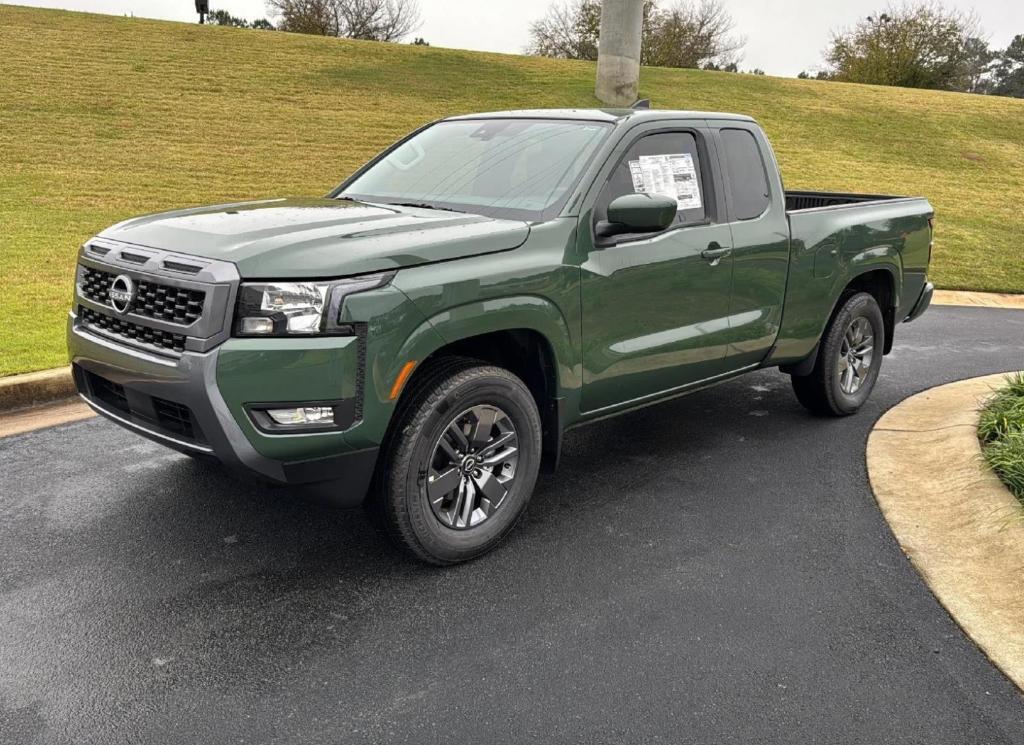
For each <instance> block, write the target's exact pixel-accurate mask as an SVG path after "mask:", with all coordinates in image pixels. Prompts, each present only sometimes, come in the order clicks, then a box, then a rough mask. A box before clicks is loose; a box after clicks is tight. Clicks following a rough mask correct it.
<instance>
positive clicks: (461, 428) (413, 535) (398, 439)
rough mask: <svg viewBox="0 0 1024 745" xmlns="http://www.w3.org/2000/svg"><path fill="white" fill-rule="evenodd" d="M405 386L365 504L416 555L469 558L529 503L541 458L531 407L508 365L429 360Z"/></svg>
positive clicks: (439, 560) (443, 560)
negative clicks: (375, 481)
mask: <svg viewBox="0 0 1024 745" xmlns="http://www.w3.org/2000/svg"><path fill="white" fill-rule="evenodd" d="M410 386H411V387H410V390H408V391H407V392H406V396H403V399H404V402H403V403H402V404H400V406H399V410H398V411H396V412H395V416H396V425H395V427H394V428H393V430H392V433H391V434H390V435H389V437H388V438H387V441H386V443H385V449H384V459H383V461H382V465H381V470H380V473H379V477H378V485H377V489H376V490H375V492H376V493H375V494H374V498H373V500H372V502H371V505H370V507H371V509H372V510H374V511H376V513H377V515H376V517H377V519H378V523H379V524H382V526H383V528H384V529H385V531H386V533H387V534H388V536H389V537H390V538H391V539H392V540H393V541H394V542H395V544H396V545H398V547H399V548H401V549H403V550H404V551H406V552H407V553H409V554H410V555H412V556H413V557H415V558H416V559H419V560H420V561H423V562H426V563H428V564H435V565H440V566H444V565H449V564H457V563H459V562H462V561H467V560H469V559H473V558H475V557H477V556H480V555H482V554H484V553H487V552H488V551H490V550H491V549H492V548H494V547H495V546H496V545H497V544H498V543H499V542H500V541H501V540H502V538H504V537H505V535H506V534H507V533H508V532H509V531H510V530H511V529H512V528H513V527H514V526H515V524H516V523H517V522H518V520H519V518H520V517H521V516H522V514H523V511H524V510H525V509H526V505H527V503H528V502H529V501H530V496H531V495H532V493H533V488H534V485H535V484H536V481H537V473H538V470H539V467H540V459H541V422H540V415H539V413H538V411H537V404H536V402H535V401H534V398H533V395H532V394H531V393H530V391H529V389H528V388H527V387H526V385H525V384H524V383H523V382H522V381H521V380H520V379H519V378H517V377H516V376H515V375H513V374H512V373H510V372H509V371H508V370H505V369H503V368H500V367H493V366H490V365H486V364H484V363H481V362H479V361H474V360H466V359H460V358H448V359H443V360H439V361H438V362H436V363H433V364H431V366H430V368H429V369H424V370H421V372H420V375H418V376H417V377H416V379H414V380H413V381H412V383H411V384H410ZM488 422H489V423H488ZM509 432H511V433H512V434H513V435H514V438H512V439H510V438H508V434H509ZM460 433H461V438H460ZM474 436H475V437H474ZM485 436H486V437H487V438H488V439H487V440H486V442H485V441H484V438H485ZM502 438H504V439H502ZM513 443H514V447H515V450H514V452H512V453H511V455H509V452H510V451H511V449H512V444H513ZM463 448H464V449H463ZM489 448H491V449H490V450H489ZM456 456H458V458H457V457H456ZM502 456H506V457H505V459H504V460H501V461H499V462H495V463H490V461H492V460H496V459H498V458H501V457H502ZM471 459H472V460H471ZM474 464H476V465H474ZM453 469H455V470H457V472H455V471H453ZM456 478H458V485H457V486H455V487H454V489H453V490H452V491H448V487H449V486H452V485H454V484H455V483H456V482H455V479H456ZM500 479H505V481H504V482H501V481H500ZM459 500H461V501H459Z"/></svg>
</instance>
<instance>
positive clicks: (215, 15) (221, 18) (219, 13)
mask: <svg viewBox="0 0 1024 745" xmlns="http://www.w3.org/2000/svg"><path fill="white" fill-rule="evenodd" d="M206 22H207V23H210V24H212V25H214V26H234V27H235V28H255V29H262V30H265V31H273V30H274V24H272V23H271V22H270V21H268V20H267V19H266V18H258V19H257V20H255V21H247V20H245V19H244V18H239V17H238V16H233V15H231V14H230V13H228V12H227V11H226V10H211V11H210V12H209V15H208V16H207V17H206Z"/></svg>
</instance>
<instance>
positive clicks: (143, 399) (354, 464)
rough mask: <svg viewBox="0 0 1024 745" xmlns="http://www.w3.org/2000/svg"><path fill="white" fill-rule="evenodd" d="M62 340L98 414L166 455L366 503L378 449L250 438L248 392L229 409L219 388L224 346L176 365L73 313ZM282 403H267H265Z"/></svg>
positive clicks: (333, 438)
mask: <svg viewBox="0 0 1024 745" xmlns="http://www.w3.org/2000/svg"><path fill="white" fill-rule="evenodd" d="M67 338H68V350H69V354H70V357H71V363H72V370H73V374H74V378H75V383H76V386H77V387H78V391H79V393H80V394H81V396H82V398H83V399H84V400H85V401H86V403H88V404H89V406H90V407H92V408H93V409H94V410H95V411H96V412H97V413H99V414H101V415H103V416H105V417H107V418H109V419H111V420H113V421H115V422H117V423H118V424H120V425H121V426H123V427H125V428H127V429H130V430H132V431H133V432H136V433H138V434H140V435H142V436H144V437H148V438H149V439H151V440H154V441H155V442H158V443H160V444H162V445H166V446H167V447H170V448H173V449H175V450H178V451H181V452H185V453H189V454H192V455H199V456H210V457H214V458H216V459H217V460H219V461H221V462H222V463H224V464H225V465H227V466H229V467H234V468H238V469H242V470H245V471H248V472H253V473H255V474H258V475H259V476H261V477H263V478H265V479H268V480H270V481H273V482H276V483H280V484H318V491H319V492H321V493H323V492H324V491H325V490H324V488H323V487H324V484H323V483H322V482H331V488H330V489H329V490H328V491H330V492H331V493H332V494H333V495H334V497H332V499H331V501H333V502H335V503H336V504H340V505H343V506H349V505H355V504H358V503H359V502H361V501H362V500H363V498H364V496H365V494H366V491H367V489H368V487H369V484H370V480H371V478H372V476H373V471H374V468H375V465H376V460H377V448H368V449H359V450H354V449H352V448H350V447H349V446H348V445H347V443H346V442H345V441H344V433H340V432H333V433H329V434H292V435H262V434H259V433H257V432H255V429H254V427H253V426H252V423H251V422H250V421H249V420H248V419H247V418H246V417H247V414H245V413H244V409H243V406H242V404H241V398H240V396H243V395H248V394H250V393H251V391H250V390H245V386H244V384H243V385H242V386H241V389H242V392H239V391H238V390H237V389H238V388H239V386H237V385H236V386H235V389H236V390H233V392H232V398H231V401H230V403H229V401H226V400H225V398H224V395H223V393H222V390H221V387H220V385H219V383H218V371H219V367H220V368H223V366H221V365H219V362H220V361H221V360H220V358H221V356H222V354H224V346H223V345H222V346H220V347H216V348H214V349H211V350H209V351H205V352H194V351H185V352H183V353H182V354H181V355H180V356H178V357H174V358H169V357H164V356H161V355H158V354H150V353H148V352H147V351H145V350H141V349H134V348H130V347H127V346H125V345H122V344H119V343H116V342H114V341H111V340H108V339H106V338H104V337H102V336H100V335H98V334H95V333H93V332H91V331H90V330H89V329H87V328H83V327H82V326H81V325H80V324H79V323H78V322H77V319H76V316H75V314H74V313H72V314H70V316H69V321H68V333H67ZM228 354H229V355H230V351H229V352H228ZM236 364H237V363H236ZM220 372H222V373H223V369H221V370H220ZM264 372H265V370H264ZM291 374H292V375H293V376H294V375H295V373H294V372H292V373H291ZM300 377H301V376H300ZM292 382H293V384H294V387H293V390H302V389H303V381H302V380H301V379H298V380H293V381H292ZM307 388H308V387H307ZM279 398H280V395H278V396H269V395H268V396H267V397H266V399H265V400H276V399H279ZM239 419H241V422H240V421H239ZM243 427H244V428H243ZM254 441H255V442H254ZM261 451H262V452H261ZM303 454H314V455H315V456H316V457H302V455H303ZM288 456H291V457H288Z"/></svg>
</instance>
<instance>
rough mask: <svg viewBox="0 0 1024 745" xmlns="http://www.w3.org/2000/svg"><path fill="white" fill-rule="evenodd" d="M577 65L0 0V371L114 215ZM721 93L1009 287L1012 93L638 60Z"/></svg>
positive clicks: (169, 201) (584, 83)
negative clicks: (921, 214) (914, 212)
mask: <svg viewBox="0 0 1024 745" xmlns="http://www.w3.org/2000/svg"><path fill="white" fill-rule="evenodd" d="M593 77H594V65H593V64H591V63H584V62H567V61H558V60H545V59H536V58H528V57H517V56H511V55H499V54H482V53H477V52H465V51H457V50H449V49H437V48H427V47H414V46H411V45H391V44H377V43H372V42H355V41H342V40H337V39H325V38H318V37H311V36H299V35H292V34H282V33H268V32H260V31H246V30H239V29H229V28H217V27H210V26H198V25H186V24H178V23H167V22H161V21H147V20H140V19H130V18H117V17H111V16H100V15H89V14H80V13H67V12H60V11H50V10H38V9H29V8H20V7H15V6H4V5H0V277H2V288H3V289H2V291H0V293H2V294H0V297H2V298H3V313H4V322H3V326H2V329H0V374H11V373H16V372H23V371H27V370H33V369H38V368H44V367H50V366H54V365H59V364H63V363H64V362H65V356H64V346H63V345H64V342H63V333H64V331H63V328H64V319H65V310H66V308H67V306H68V303H69V298H70V289H71V288H70V285H71V276H72V267H73V263H74V255H75V250H76V249H77V247H78V245H79V244H80V243H81V242H82V241H83V240H85V239H86V238H88V237H89V236H90V235H92V234H93V233H95V232H97V231H99V230H101V229H102V228H103V227H104V226H106V225H108V224H110V223H112V222H115V221H117V220H119V219H122V218H124V217H127V216H130V215H133V214H137V213H141V212H150V211H154V210H160V209H165V208H171V207H181V206H186V205H193V204H200V203H208V202H218V201H228V200H236V199H244V198H249V197H257V196H273V195H278V196H281V195H302V194H313V195H316V194H322V193H324V192H326V191H327V190H328V189H329V188H330V187H331V186H333V185H334V184H336V183H337V182H339V181H340V180H341V179H342V178H343V177H344V176H345V175H346V174H348V173H349V172H350V171H351V170H352V169H353V168H355V167H356V166H358V165H359V164H361V163H362V162H364V161H365V160H366V159H367V158H369V157H370V156H371V155H372V154H373V153H374V152H376V151H377V150H379V149H380V148H382V147H384V146H385V145H387V144H388V143H390V142H392V141H393V140H395V139H396V138H397V137H399V136H400V135H402V134H403V133H405V132H407V131H408V130H410V129H412V128H413V127H416V126H418V125H420V124H422V123H424V122H426V121H428V120H431V119H434V118H438V117H441V116H445V115H449V114H453V113H458V112H467V111H478V110H493V109H505V108H518V107H544V106H592V105H594V104H595V100H594V98H593V95H592V88H593ZM641 92H642V95H644V96H646V97H649V98H651V99H652V100H653V103H654V105H655V106H656V107H658V108H685V109H710V110H719V111H739V112H744V113H748V114H751V115H753V116H755V117H756V118H757V119H758V120H759V121H760V122H761V124H762V125H763V126H764V127H765V129H766V130H767V132H768V135H769V136H770V137H771V139H772V141H773V143H774V145H775V148H776V151H777V154H778V157H779V161H780V163H781V165H782V171H783V176H784V178H785V179H786V184H787V186H788V187H791V188H816V189H831V190H846V191H871V192H891V193H901V194H915V195H916V194H923V195H925V196H927V197H928V198H929V199H931V200H932V203H933V204H934V205H935V207H936V209H937V210H938V219H937V231H938V232H937V245H936V253H935V265H934V279H935V280H936V282H937V283H938V284H939V286H941V287H947V288H968V289H980V290H1001V291H1010V292H1012V291H1017V292H1020V291H1024V248H1022V245H1021V236H1022V234H1024V209H1022V205H1021V201H1022V196H1024V101H1020V100H1012V99H1006V98H994V97H983V96H968V95H961V94H951V93H936V92H928V91H915V90H904V89H894V88H880V87H870V86H858V85H845V84H838V83H825V82H819V81H803V80H789V79H779V78H770V77H754V76H749V75H734V74H733V75H730V74H727V73H715V72H700V71H690V70H687V71H684V70H669V69H660V68H645V69H644V70H643V72H642V77H641Z"/></svg>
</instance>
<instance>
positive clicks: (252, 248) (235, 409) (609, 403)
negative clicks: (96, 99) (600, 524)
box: [103, 111, 932, 460]
mask: <svg viewBox="0 0 1024 745" xmlns="http://www.w3.org/2000/svg"><path fill="white" fill-rule="evenodd" d="M474 116H478V117H485V116H488V115H474ZM501 116H534V117H555V118H576V119H589V120H599V121H608V122H612V123H613V124H614V125H615V126H614V127H613V128H612V129H611V132H610V134H609V136H608V137H607V139H606V140H605V142H604V143H603V144H602V146H601V148H600V151H599V152H598V154H597V157H595V158H594V160H593V162H592V163H591V164H590V166H589V167H588V170H587V171H586V172H585V173H584V175H583V177H582V178H581V180H580V182H579V183H578V184H577V185H576V186H575V187H574V190H573V192H572V194H571V195H570V196H569V198H568V199H567V200H566V203H565V204H566V206H565V207H564V209H563V210H562V214H561V215H559V216H558V217H556V218H554V219H552V220H548V221H545V222H540V223H534V224H526V223H523V222H517V221H512V220H496V219H491V218H487V217H479V216H474V215H463V214H454V213H449V212H440V211H435V210H428V209H413V208H405V207H391V206H375V205H364V204H357V203H353V202H348V201H338V200H331V199H317V200H281V201H267V202H250V203H245V204H238V205H226V206H220V207H210V208H200V209H193V210H182V211H178V212H171V213H165V214H162V215H155V216H150V217H144V218H138V219H135V220H129V221H126V222H124V223H121V224H119V225H117V226H114V227H113V228H111V229H110V230H108V231H105V232H104V233H103V235H104V236H108V237H111V238H114V239H117V240H122V241H128V242H133V243H137V244H141V245H149V246H156V247H162V248H169V249H173V250H176V251H182V252H187V253H193V254H195V255H197V256H207V257H211V258H218V259H226V260H230V261H233V262H235V263H236V264H237V266H238V268H239V272H240V274H241V275H242V277H243V279H251V278H272V279H282V280H285V279H297V278H305V277H318V278H327V277H342V276H346V275H350V274H358V273H364V272H375V271H380V270H385V269H399V271H398V273H397V274H396V275H395V277H394V279H393V281H392V282H391V284H390V285H389V286H387V287H383V288H380V289H377V290H372V291H369V292H365V293H362V294H359V295H354V296H351V297H350V298H349V299H348V300H347V301H346V304H345V310H344V312H345V315H346V318H345V320H346V321H353V322H357V323H361V324H366V326H365V328H366V334H365V342H363V341H359V340H357V339H356V338H355V337H351V338H338V337H334V338H324V339H312V340H310V339H274V340H260V339H244V340H243V339H233V340H231V341H229V342H227V343H225V344H224V345H222V347H221V348H220V349H219V350H218V355H219V359H218V368H217V385H218V386H219V388H220V391H221V394H222V395H223V397H224V399H225V401H226V402H227V404H228V406H229V408H230V410H231V412H232V414H233V415H234V416H235V418H236V419H237V421H238V423H239V425H240V426H241V427H242V429H243V431H244V432H245V435H246V436H247V437H248V438H249V440H250V441H251V442H252V444H253V446H254V447H255V448H256V449H257V450H258V451H259V452H260V453H262V454H264V455H266V456H268V457H272V458H276V459H280V460H300V459H304V458H312V457H315V456H320V455H327V454H331V453H337V452H344V451H347V450H354V449H362V448H368V447H372V446H375V445H378V444H380V443H381V442H382V440H383V438H384V436H385V433H386V431H387V427H388V424H389V422H390V420H391V417H392V415H393V413H394V410H395V402H393V401H391V400H389V392H390V390H391V387H392V385H393V383H394V380H395V378H396V376H397V375H398V372H399V370H400V369H401V368H402V366H403V365H404V364H405V363H406V362H407V361H409V360H415V361H417V362H418V363H419V364H422V362H423V361H424V360H425V359H427V358H428V357H430V356H431V355H435V354H438V353H439V352H440V350H443V348H444V347H445V346H446V345H448V344H451V343H453V342H457V341H460V340H464V339H468V338H472V337H475V336H478V335H481V334H486V333H490V332H494V331H503V330H513V329H517V330H518V329H522V330H529V331H531V332H533V333H535V334H537V335H539V336H540V337H542V338H543V340H544V341H545V342H546V344H547V346H548V347H549V348H550V351H551V353H552V355H553V358H554V360H555V376H556V379H557V390H556V391H555V393H556V395H557V396H558V397H559V398H561V399H562V401H563V407H562V409H563V412H564V414H563V419H562V422H561V424H562V426H563V427H568V426H572V425H574V424H577V423H580V422H583V421H586V420H588V419H591V418H596V417H599V416H604V415H607V414H610V413H615V412H618V411H622V410H627V409H630V408H633V407H635V406H639V405H644V404H647V403H649V402H651V401H654V400H657V399H659V398H663V397H669V396H672V395H677V394H679V393H683V392H686V391H688V390H692V389H696V388H699V387H701V386H703V385H706V384H710V383H713V382H716V381H718V380H722V379H725V378H727V377H729V376H732V375H734V374H738V373H740V372H742V371H745V370H748V369H752V368H754V367H760V366H770V365H779V364H791V363H795V362H798V361H800V360H801V359H803V358H805V357H806V356H807V355H809V354H811V353H812V352H813V350H814V349H815V345H816V344H817V341H818V339H819V337H820V335H821V333H822V330H823V329H824V327H825V324H826V323H827V321H828V318H829V316H830V314H831V312H832V309H833V307H834V306H835V304H836V302H837V301H838V299H839V296H840V294H841V293H842V291H843V289H844V288H845V287H847V286H848V284H849V283H850V282H851V281H852V280H853V279H854V278H855V277H856V276H857V275H859V274H862V273H865V272H870V271H884V272H887V273H888V274H889V276H891V277H892V282H893V288H894V296H895V301H896V302H895V305H896V310H895V317H896V320H897V321H900V320H903V319H904V318H905V317H906V315H907V314H908V313H909V312H910V311H911V309H912V308H913V306H914V304H915V302H916V301H917V299H918V297H919V296H920V295H921V292H922V289H923V288H924V285H925V282H926V273H927V268H928V261H929V242H930V229H929V226H928V223H927V218H928V217H929V216H930V215H931V213H932V210H931V207H930V206H929V205H928V203H927V202H926V201H925V200H923V199H910V200H892V201H885V202H872V203H867V204H864V205H849V206H844V207H838V208H829V209H820V210H807V211H802V212H795V213H791V214H787V212H786V211H785V201H784V199H785V197H784V191H783V187H782V183H781V180H780V178H779V175H778V169H777V166H776V165H775V159H774V156H773V154H772V152H771V148H770V146H769V145H768V143H767V141H766V140H765V138H764V135H763V133H762V132H761V130H760V128H759V127H758V126H757V125H756V124H755V123H754V122H753V120H751V119H749V118H747V117H736V116H731V115H720V114H697V113H687V112H664V111H639V112H638V111H543V112H514V113H512V114H501ZM726 124H727V125H728V126H729V127H733V128H744V129H749V130H750V131H752V132H753V133H754V135H755V137H756V139H757V141H758V143H759V144H760V147H761V148H762V155H763V157H764V159H765V163H766V168H767V171H768V174H769V180H770V188H771V195H770V196H771V203H770V206H769V207H768V209H767V210H766V211H765V212H764V213H763V214H762V215H761V216H760V217H757V218H755V219H751V220H745V221H735V220H733V219H732V218H731V211H732V205H731V204H729V202H728V195H727V190H726V189H725V185H724V183H723V178H724V176H723V173H722V171H723V169H722V168H721V167H720V160H721V158H720V153H719V152H718V149H719V148H720V144H717V140H718V138H717V136H716V127H719V126H724V125H726ZM672 128H680V129H686V130H688V131H691V132H694V133H696V134H697V135H698V136H699V137H701V138H702V139H703V140H704V141H705V143H706V149H705V151H704V152H705V153H706V156H705V163H704V166H705V168H710V169H711V189H710V191H708V190H705V199H706V201H707V203H708V208H709V209H708V214H709V217H710V218H711V219H710V220H709V222H708V224H700V225H690V226H684V227H673V228H671V229H668V230H663V231H657V232H654V233H651V234H647V235H639V236H637V235H630V236H626V237H625V238H624V239H619V238H615V239H612V240H610V241H608V240H595V237H594V231H593V216H592V210H593V207H594V203H595V201H596V199H597V196H598V193H599V191H600V187H601V185H602V184H603V183H604V182H605V179H606V178H607V175H608V173H609V172H610V171H611V169H612V168H613V167H614V165H615V163H616V162H617V160H618V158H619V157H620V156H621V155H622V153H623V152H624V151H625V149H626V148H627V147H628V145H629V144H630V143H631V142H632V141H634V140H635V139H636V138H637V137H638V136H640V135H642V134H644V133H648V132H656V131H664V130H666V129H672ZM641 201H642V202H644V203H645V204H644V205H640V204H639V202H641ZM656 201H657V200H653V199H649V198H647V197H638V198H633V197H630V198H627V199H623V200H620V202H618V203H616V206H615V209H613V210H612V213H613V214H616V215H617V219H618V220H620V221H622V222H625V223H630V224H633V225H634V226H635V227H642V226H644V225H651V224H654V223H652V221H655V222H657V221H662V220H664V219H665V215H664V214H655V213H656V212H658V208H657V205H656V204H655V205H654V207H652V206H651V203H656ZM709 248H713V249H715V250H716V251H717V249H731V251H718V252H717V253H716V254H715V258H714V259H711V258H709V257H706V256H704V255H702V254H703V253H704V252H705V251H707V250H708V249H709ZM361 343H365V349H362V350H360V349H359V344H361ZM360 352H361V354H360ZM360 357H362V358H363V359H364V360H365V362H364V363H362V364H364V365H365V367H364V368H363V370H362V372H361V371H360V364H361V363H360ZM360 375H362V380H363V385H362V391H361V395H362V419H361V421H359V422H358V423H357V424H356V425H354V426H353V427H352V428H351V429H349V430H348V431H346V432H344V433H330V434H316V435H302V436H296V435H273V436H272V435H267V434H264V433H260V432H258V431H257V430H255V428H254V427H253V426H252V425H251V424H250V423H249V421H248V418H247V416H246V415H245V413H244V411H243V406H244V405H245V404H246V403H254V402H258V401H266V400H274V401H282V400H295V401H301V400H311V399H321V398H322V399H332V398H342V397H346V396H350V395H357V390H358V389H357V381H358V380H359V376H360Z"/></svg>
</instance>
